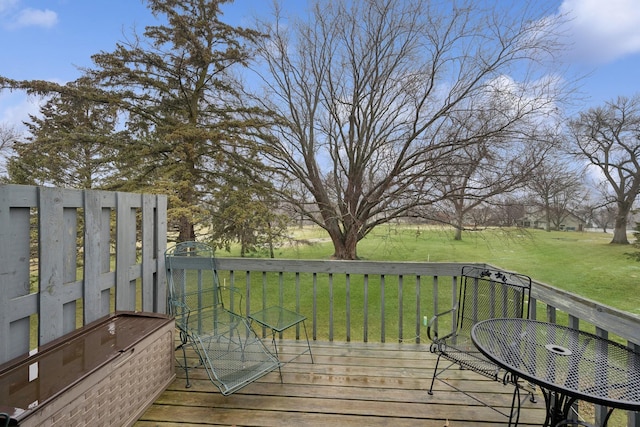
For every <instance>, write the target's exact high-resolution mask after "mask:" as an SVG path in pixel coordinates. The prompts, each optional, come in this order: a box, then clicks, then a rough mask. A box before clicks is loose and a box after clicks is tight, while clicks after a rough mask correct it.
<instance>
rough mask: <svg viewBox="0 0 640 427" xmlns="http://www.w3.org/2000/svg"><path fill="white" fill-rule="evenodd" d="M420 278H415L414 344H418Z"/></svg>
mask: <svg viewBox="0 0 640 427" xmlns="http://www.w3.org/2000/svg"><path fill="white" fill-rule="evenodd" d="M420 299H421V295H420V276H419V275H418V276H416V344H420V329H421V328H420V319H421V318H422V316H421V315H420Z"/></svg>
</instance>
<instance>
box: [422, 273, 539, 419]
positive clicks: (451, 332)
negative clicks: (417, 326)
mask: <svg viewBox="0 0 640 427" xmlns="http://www.w3.org/2000/svg"><path fill="white" fill-rule="evenodd" d="M530 294H531V278H530V277H528V276H525V275H522V274H516V273H510V272H506V271H501V270H495V269H491V268H486V267H480V266H465V267H463V268H462V272H461V276H460V292H459V298H458V301H457V302H456V303H455V304H454V306H453V307H452V308H451V309H449V310H446V311H444V312H442V313H437V314H436V315H434V316H433V317H432V318H431V319H430V320H429V323H428V326H427V335H428V337H429V339H431V346H430V351H431V352H432V353H435V354H437V355H438V358H437V361H436V366H435V369H434V371H433V378H432V380H431V386H430V387H429V394H430V395H432V394H433V385H434V383H435V381H436V379H438V380H439V381H441V382H442V383H444V384H447V385H448V386H450V387H452V388H454V389H456V390H458V391H460V392H462V393H464V394H465V395H467V396H469V397H471V398H472V399H474V400H475V401H477V402H479V403H481V404H482V405H484V406H487V407H491V406H490V405H488V404H487V403H485V402H483V401H482V400H481V399H480V398H479V397H477V396H474V395H473V394H471V393H469V392H467V391H466V390H461V389H460V388H458V387H456V386H455V385H454V384H452V383H451V382H449V381H447V380H446V379H445V378H444V375H443V374H444V373H445V372H446V371H447V370H449V369H451V368H460V369H468V370H471V371H473V372H476V373H478V374H481V375H484V376H485V377H488V378H491V379H493V380H496V381H501V382H502V383H504V384H505V385H507V384H512V385H514V386H515V387H514V394H513V401H512V406H511V411H510V413H508V414H506V413H504V412H503V411H501V410H499V409H497V408H495V407H491V408H492V409H494V410H496V411H497V412H500V413H501V414H503V415H505V416H507V417H509V418H510V420H515V421H516V424H517V419H518V417H519V407H520V402H521V400H520V389H521V388H526V389H527V395H528V396H529V398H530V400H531V401H535V397H534V389H533V386H529V385H524V384H522V383H516V382H514V380H513V377H512V376H511V375H510V374H509V373H508V372H507V371H505V370H504V369H502V368H500V367H499V366H498V365H496V364H495V363H493V362H491V361H489V360H488V359H487V358H486V357H485V356H484V355H483V354H482V353H480V351H479V350H478V349H477V348H476V347H475V345H474V344H473V342H472V341H471V328H472V326H473V325H474V324H475V323H477V322H479V321H481V320H485V319H491V318H498V317H514V318H526V317H528V306H527V304H528V301H529V297H530ZM445 316H446V317H445ZM445 318H449V319H452V322H453V325H451V327H449V328H447V333H446V334H440V333H439V331H438V323H439V322H440V323H442V324H444V323H445V322H444V319H445ZM442 359H446V360H447V361H448V363H447V365H446V366H445V367H444V368H442V367H441V362H442Z"/></svg>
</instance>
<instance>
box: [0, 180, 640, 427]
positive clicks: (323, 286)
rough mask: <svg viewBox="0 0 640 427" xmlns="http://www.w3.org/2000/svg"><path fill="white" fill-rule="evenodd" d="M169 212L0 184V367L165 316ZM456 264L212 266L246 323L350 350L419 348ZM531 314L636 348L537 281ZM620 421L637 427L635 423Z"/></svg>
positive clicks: (638, 342)
mask: <svg viewBox="0 0 640 427" xmlns="http://www.w3.org/2000/svg"><path fill="white" fill-rule="evenodd" d="M166 203H167V200H166V197H165V196H158V195H143V194H132V193H117V192H115V193H114V192H101V191H79V190H65V189H59V188H43V187H31V186H17V185H0V242H1V244H0V285H1V289H2V292H1V293H0V343H1V344H0V363H2V362H4V361H7V360H9V359H11V358H13V357H16V356H19V355H21V354H24V353H26V352H28V351H29V350H31V349H32V348H34V347H35V346H38V345H42V344H45V343H47V342H50V341H51V340H53V339H55V338H58V337H61V336H63V335H64V334H66V333H68V332H70V331H72V330H74V329H75V328H77V327H79V326H82V325H83V324H86V323H90V322H91V321H93V320H95V319H97V318H100V317H102V316H104V315H107V314H109V313H112V312H114V311H115V310H143V311H155V312H161V313H163V312H165V311H166V280H165V271H164V258H163V253H164V249H165V247H166V241H167V217H166ZM114 260H115V262H114ZM461 266H462V264H457V263H423V262H373V261H329V260H326V261H323V260H313V261H303V260H273V259H247V258H224V257H223V258H219V259H218V268H219V270H220V272H221V278H222V280H224V281H225V282H226V284H228V285H232V286H235V287H237V288H239V289H240V290H242V291H243V292H244V296H245V298H244V301H243V304H244V307H245V310H246V312H247V313H250V312H255V311H257V310H259V309H261V308H265V307H267V306H268V305H272V304H278V305H283V306H286V307H289V308H292V309H295V310H298V311H300V312H301V313H303V314H305V315H307V317H308V323H307V325H308V327H309V328H310V334H311V335H312V339H314V340H319V341H347V342H348V341H364V342H367V341H380V342H424V340H425V335H426V334H425V326H424V318H425V317H426V318H429V317H430V316H432V315H433V313H435V312H439V311H444V310H446V309H448V308H450V307H452V306H453V305H454V304H455V301H456V298H457V296H458V289H457V285H458V278H457V275H458V274H459V272H460V270H461ZM498 268H499V267H498ZM520 273H523V274H527V272H526V271H523V272H520ZM34 277H35V278H36V280H35V281H33V282H32V280H33V278H34ZM534 279H535V278H534ZM530 315H531V317H534V318H538V319H546V320H548V321H551V322H561V323H566V324H568V325H570V326H572V327H579V328H585V329H588V330H591V331H594V332H595V333H596V334H598V335H600V336H607V337H609V338H612V339H614V340H618V341H620V342H622V343H624V345H627V346H629V347H630V348H633V349H635V350H636V351H638V350H640V318H639V317H637V316H634V315H631V314H629V313H626V312H622V311H619V310H616V309H613V308H611V307H608V306H606V305H604V304H600V303H597V302H595V301H591V300H588V299H585V298H582V297H580V296H577V295H575V294H572V293H569V292H566V291H563V290H560V289H557V288H554V287H553V286H550V285H547V284H544V283H539V282H534V285H533V289H532V298H531V302H530ZM450 324H451V322H450V321H449V325H450ZM449 325H447V324H440V325H439V326H440V328H446V327H448V326H449ZM264 332H265V333H266V331H264ZM300 332H301V331H300V330H299V328H297V330H295V331H294V333H295V336H292V337H291V338H296V339H299V338H301V337H303V336H304V335H302V334H301V333H300ZM288 338H289V337H288ZM602 414H603V409H602V408H596V416H597V417H602ZM628 419H629V421H628V425H629V426H633V427H640V417H639V416H638V415H637V414H632V413H630V414H629V416H628Z"/></svg>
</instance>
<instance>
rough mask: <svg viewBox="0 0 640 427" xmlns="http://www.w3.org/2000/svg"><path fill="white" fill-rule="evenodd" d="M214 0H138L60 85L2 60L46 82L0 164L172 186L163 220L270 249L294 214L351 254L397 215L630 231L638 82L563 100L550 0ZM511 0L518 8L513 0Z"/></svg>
mask: <svg viewBox="0 0 640 427" xmlns="http://www.w3.org/2000/svg"><path fill="white" fill-rule="evenodd" d="M225 3H228V1H225V0H172V1H170V0H147V4H148V7H149V9H150V12H151V13H152V14H153V15H154V16H156V17H157V18H158V25H152V26H148V27H146V28H145V30H144V32H143V33H142V34H136V33H134V34H132V35H131V36H130V37H129V38H128V39H127V40H125V41H122V42H119V43H117V44H116V46H115V48H114V50H113V51H111V52H99V53H96V54H95V55H93V56H92V60H93V66H92V67H91V68H87V69H82V70H80V71H81V72H82V76H81V77H80V78H78V79H77V80H75V81H73V82H70V83H67V84H65V85H59V84H56V83H52V82H47V81H24V80H16V79H10V78H8V77H0V88H1V89H4V90H21V91H26V92H27V93H29V94H32V95H40V96H42V97H43V99H44V103H43V105H42V107H41V110H40V113H39V114H38V115H32V116H30V117H29V121H28V122H27V123H25V125H26V127H27V131H28V132H27V133H26V134H25V135H19V134H18V133H17V132H15V131H14V130H13V127H9V126H3V127H2V128H0V144H1V145H0V151H1V152H2V153H4V155H5V157H6V158H8V160H7V162H6V168H5V169H6V170H4V171H2V172H4V173H3V175H4V177H3V180H4V181H5V182H12V183H20V184H31V185H56V186H63V187H74V188H94V189H104V190H123V191H144V192H157V193H164V194H167V195H168V196H169V221H170V227H171V229H172V230H174V229H175V230H176V234H177V236H176V239H177V240H180V241H184V240H192V239H195V238H196V237H197V234H198V233H203V234H205V235H206V236H207V238H209V239H210V240H212V241H214V242H216V244H217V245H218V247H219V248H229V247H230V245H231V244H232V243H235V242H239V243H240V244H241V247H242V254H243V255H247V254H249V253H251V252H253V251H261V250H266V251H268V252H269V253H270V255H271V256H273V248H274V245H275V244H277V242H279V241H281V240H282V239H285V238H286V228H287V225H288V224H289V223H290V221H291V220H292V219H293V218H296V219H303V220H305V221H310V222H311V223H314V224H317V225H318V226H320V227H322V228H323V229H324V230H326V232H327V234H328V235H329V237H330V238H331V240H332V242H333V246H334V253H333V257H335V258H338V259H356V258H357V257H358V254H357V245H358V242H359V241H361V240H362V239H363V238H364V237H365V236H367V234H368V233H370V232H371V231H372V230H373V229H374V228H375V227H377V226H379V225H381V224H385V223H388V222H391V221H396V220H420V221H432V222H439V223H445V224H449V225H451V226H453V227H454V229H455V230H456V231H455V235H454V238H455V239H461V238H462V232H463V231H464V230H465V229H467V228H469V227H471V228H477V227H483V226H487V225H508V226H512V225H515V224H517V223H518V222H517V221H518V220H520V219H521V218H522V216H523V214H524V209H523V206H529V207H531V206H535V208H536V209H537V210H538V211H539V212H541V213H542V214H543V215H544V217H545V224H546V227H547V229H548V230H551V229H553V228H559V227H560V226H561V224H562V223H563V222H564V221H565V219H566V218H567V215H575V216H578V217H580V218H583V219H585V221H588V222H594V223H597V224H599V225H600V226H601V227H603V228H604V229H606V228H607V227H609V226H610V227H611V228H612V229H613V231H614V236H613V239H612V243H620V244H626V243H628V241H627V237H626V229H627V218H628V217H629V214H630V212H631V209H632V208H633V205H634V202H635V198H636V196H637V194H638V192H639V189H640V165H639V164H638V157H639V154H640V153H639V150H640V140H639V135H640V132H639V131H640V129H639V128H638V127H639V124H640V111H639V107H640V98H638V97H637V96H636V97H633V98H624V97H621V98H618V99H616V100H614V101H611V102H609V103H606V104H605V105H603V106H601V107H596V108H591V109H589V110H587V111H584V112H581V113H579V114H578V115H577V116H575V117H572V118H569V119H567V118H566V117H564V115H563V114H562V111H563V108H562V107H563V105H564V102H565V101H567V100H568V99H570V97H571V95H572V92H573V88H572V87H571V85H570V84H563V83H562V82H563V80H560V79H559V78H554V77H550V76H555V75H557V74H556V73H554V71H557V70H552V69H550V65H549V64H552V63H553V57H554V56H555V55H558V54H561V53H562V50H563V48H564V47H563V46H562V45H561V44H560V42H559V40H560V38H559V35H558V33H557V31H558V28H559V24H560V23H561V22H562V20H563V19H564V17H562V16H558V15H556V14H554V13H552V12H553V11H552V9H544V8H540V7H539V6H540V5H539V2H536V5H535V7H533V6H534V5H533V4H532V3H530V2H522V3H518V4H517V5H510V6H509V8H510V9H509V10H508V11H506V10H504V9H501V7H502V8H504V5H501V4H500V2H495V4H493V5H489V4H488V3H487V2H484V1H479V0H469V1H468V2H466V3H465V7H460V6H459V5H457V6H456V5H454V4H448V3H446V2H445V3H442V2H430V1H426V0H424V1H423V0H413V1H399V0H359V1H354V2H342V1H322V2H320V1H315V2H313V3H310V5H309V15H308V19H302V18H301V17H291V16H286V15H285V14H284V12H283V11H282V10H281V9H280V8H279V6H278V5H277V4H276V5H275V6H274V10H273V17H272V19H270V20H263V21H258V22H256V23H255V26H254V27H253V28H242V27H234V26H230V25H228V24H226V23H225V22H224V21H223V20H222V17H223V15H222V11H223V7H224V5H225ZM514 8H515V9H517V10H515V9H514Z"/></svg>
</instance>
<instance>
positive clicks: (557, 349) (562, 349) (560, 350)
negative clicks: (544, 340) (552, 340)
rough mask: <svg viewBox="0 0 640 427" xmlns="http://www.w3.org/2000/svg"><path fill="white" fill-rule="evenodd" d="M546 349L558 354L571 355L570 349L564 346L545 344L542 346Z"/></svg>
mask: <svg viewBox="0 0 640 427" xmlns="http://www.w3.org/2000/svg"><path fill="white" fill-rule="evenodd" d="M544 347H545V348H546V349H547V350H549V351H550V352H552V353H555V354H558V355H560V356H569V355H571V350H569V349H568V348H566V347H562V346H559V345H556V344H547V345H545V346H544Z"/></svg>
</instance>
